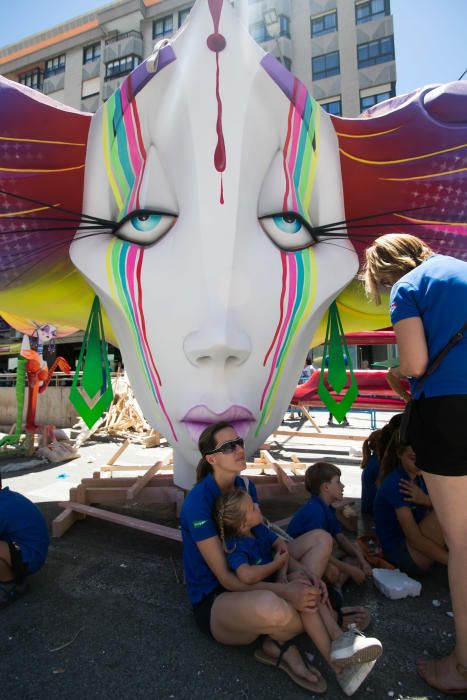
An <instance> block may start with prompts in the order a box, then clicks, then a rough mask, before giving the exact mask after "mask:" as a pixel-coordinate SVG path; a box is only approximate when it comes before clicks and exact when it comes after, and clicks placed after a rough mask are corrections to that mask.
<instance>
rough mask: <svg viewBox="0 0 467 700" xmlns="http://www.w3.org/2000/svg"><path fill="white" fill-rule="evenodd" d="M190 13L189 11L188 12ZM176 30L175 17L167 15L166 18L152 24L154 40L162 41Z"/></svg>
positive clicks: (156, 20)
mask: <svg viewBox="0 0 467 700" xmlns="http://www.w3.org/2000/svg"><path fill="white" fill-rule="evenodd" d="M188 11H189V10H188ZM173 30H174V18H173V15H167V16H166V17H161V18H160V19H155V20H154V22H153V23H152V38H153V39H162V38H163V37H164V36H168V35H169V34H172V32H173Z"/></svg>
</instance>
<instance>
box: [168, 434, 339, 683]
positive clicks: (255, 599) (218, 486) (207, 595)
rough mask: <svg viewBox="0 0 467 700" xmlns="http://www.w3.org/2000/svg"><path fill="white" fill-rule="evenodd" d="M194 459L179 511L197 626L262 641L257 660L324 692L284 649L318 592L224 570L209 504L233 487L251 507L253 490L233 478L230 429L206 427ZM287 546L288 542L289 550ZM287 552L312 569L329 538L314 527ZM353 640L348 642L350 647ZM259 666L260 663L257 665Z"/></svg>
mask: <svg viewBox="0 0 467 700" xmlns="http://www.w3.org/2000/svg"><path fill="white" fill-rule="evenodd" d="M198 446H199V450H200V452H201V455H202V458H201V460H200V462H199V464H198V468H197V484H196V486H195V487H194V488H193V489H192V490H191V491H190V493H189V494H188V495H187V497H186V499H185V502H184V504H183V508H182V513H181V526H182V535H183V545H184V549H183V564H184V570H185V578H186V582H187V588H188V594H189V597H190V600H191V603H192V605H193V612H194V616H195V620H196V623H197V625H198V627H199V628H200V629H201V631H203V632H204V633H205V634H207V635H208V636H210V637H211V638H214V639H215V640H216V641H218V642H220V643H222V644H232V645H237V644H238V645H244V644H251V643H252V642H254V641H255V639H257V637H259V636H260V635H264V637H265V639H264V641H263V645H262V654H261V656H262V658H264V659H269V661H270V664H269V665H271V666H277V667H278V668H280V669H281V670H283V671H285V672H286V673H287V674H288V675H289V676H290V677H291V678H292V680H294V681H295V682H296V683H297V684H298V685H300V686H301V687H304V688H306V689H308V690H311V691H312V692H324V690H325V688H326V684H325V682H324V680H323V678H322V676H321V674H320V673H319V671H317V669H315V668H313V667H311V666H309V665H307V664H306V663H305V662H304V660H303V659H302V657H301V655H300V653H299V651H298V649H297V648H296V647H295V646H294V645H293V644H290V643H289V642H290V640H292V639H293V638H294V637H296V636H297V635H299V634H301V633H302V632H303V624H302V621H301V617H300V611H303V612H314V611H316V610H317V606H318V603H319V600H320V598H321V597H322V589H320V588H319V585H320V582H319V581H318V580H317V579H316V578H314V577H311V578H312V579H313V582H314V584H315V585H310V578H304V577H303V573H302V577H300V572H299V571H298V572H297V574H298V577H297V579H296V580H293V581H290V582H288V583H276V582H268V581H261V582H259V583H256V584H253V585H248V584H245V583H243V582H241V581H240V579H239V578H238V577H237V576H236V575H235V573H233V572H232V571H230V570H229V568H228V566H227V561H226V557H225V553H224V550H223V548H222V544H221V541H220V538H219V536H218V532H217V527H216V522H215V519H214V504H215V501H216V499H217V498H218V497H219V496H220V495H221V494H225V493H227V492H228V491H230V490H233V489H235V488H242V489H247V490H248V493H249V495H250V496H251V498H252V500H253V501H254V502H257V500H258V499H257V496H256V488H255V486H254V484H253V483H252V482H251V481H249V482H247V484H246V483H245V481H244V480H243V479H242V478H241V477H240V476H239V475H240V472H241V471H242V470H243V469H244V468H245V466H246V463H245V451H244V447H243V439H242V438H240V437H239V436H238V434H237V432H236V430H235V429H234V427H233V426H232V425H231V424H230V423H227V422H220V423H216V424H214V425H211V426H209V427H208V428H206V429H205V430H204V431H203V433H202V434H201V436H200V438H199V442H198ZM289 546H290V545H289ZM292 547H293V551H292V550H290V553H291V555H292V556H293V557H295V558H296V559H298V560H299V561H300V564H299V565H298V569H300V566H302V567H303V571H304V570H305V568H306V569H307V570H308V571H315V570H319V569H320V567H322V566H323V561H324V562H326V561H327V559H328V558H329V555H330V552H331V549H332V540H331V537H330V536H329V535H328V533H326V532H324V531H320V530H315V531H313V532H310V533H307V534H306V535H303V536H302V537H301V538H298V539H297V540H296V541H294V542H293V543H292ZM352 643H353V640H350V638H349V641H348V644H350V645H351V644H352ZM263 663H266V662H265V661H263Z"/></svg>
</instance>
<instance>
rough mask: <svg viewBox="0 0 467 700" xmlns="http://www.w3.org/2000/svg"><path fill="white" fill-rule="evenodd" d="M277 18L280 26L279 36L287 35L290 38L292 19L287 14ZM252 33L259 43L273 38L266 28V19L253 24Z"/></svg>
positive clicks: (251, 26)
mask: <svg viewBox="0 0 467 700" xmlns="http://www.w3.org/2000/svg"><path fill="white" fill-rule="evenodd" d="M277 19H278V20H279V27H280V34H279V36H287V37H289V38H290V19H289V18H288V17H287V16H286V15H279V16H278V18H277ZM250 34H251V36H252V37H253V39H254V40H255V41H257V42H258V43H261V42H263V41H270V40H271V39H272V38H273V37H272V36H271V35H270V34H269V32H268V30H267V29H266V25H265V23H264V21H262V22H256V24H251V25H250Z"/></svg>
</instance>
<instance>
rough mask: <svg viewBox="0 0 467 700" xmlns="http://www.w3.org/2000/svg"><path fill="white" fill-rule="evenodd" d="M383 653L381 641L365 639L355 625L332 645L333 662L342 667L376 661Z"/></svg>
mask: <svg viewBox="0 0 467 700" xmlns="http://www.w3.org/2000/svg"><path fill="white" fill-rule="evenodd" d="M382 651H383V645H382V644H381V642H380V641H379V639H375V638H374V637H365V635H364V634H362V633H361V632H360V630H358V629H357V628H356V626H355V625H349V629H348V630H347V632H344V634H343V635H341V636H340V637H339V639H335V640H334V641H333V643H332V644H331V661H333V662H334V663H336V664H339V665H340V666H348V665H349V664H362V663H366V662H368V661H375V660H376V659H377V658H378V656H381V653H382Z"/></svg>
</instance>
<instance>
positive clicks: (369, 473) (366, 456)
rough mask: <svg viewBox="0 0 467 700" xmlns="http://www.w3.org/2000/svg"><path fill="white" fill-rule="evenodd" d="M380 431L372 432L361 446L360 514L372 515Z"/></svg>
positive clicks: (377, 474) (377, 472)
mask: <svg viewBox="0 0 467 700" xmlns="http://www.w3.org/2000/svg"><path fill="white" fill-rule="evenodd" d="M381 433H382V431H381V430H380V429H379V430H374V431H373V432H372V433H370V435H369V436H368V437H367V439H366V440H365V442H364V443H363V445H362V463H361V465H360V467H361V469H362V503H361V510H362V513H367V514H368V515H373V503H374V500H375V496H376V481H377V479H378V476H379V466H380V457H379V442H380V438H381Z"/></svg>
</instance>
